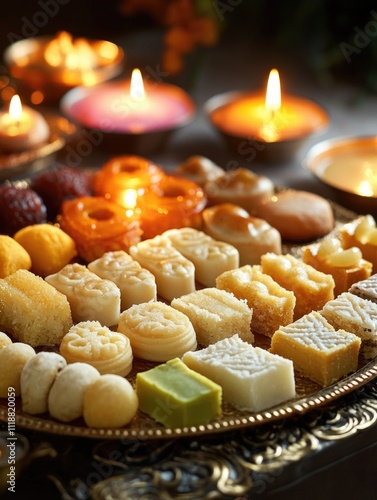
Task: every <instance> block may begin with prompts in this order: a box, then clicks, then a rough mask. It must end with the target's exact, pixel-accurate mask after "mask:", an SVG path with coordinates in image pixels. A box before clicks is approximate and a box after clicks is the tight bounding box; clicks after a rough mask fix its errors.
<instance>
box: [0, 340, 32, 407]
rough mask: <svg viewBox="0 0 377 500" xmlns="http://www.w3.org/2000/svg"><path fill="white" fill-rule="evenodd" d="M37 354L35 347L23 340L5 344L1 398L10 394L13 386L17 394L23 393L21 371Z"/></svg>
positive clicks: (0, 356)
mask: <svg viewBox="0 0 377 500" xmlns="http://www.w3.org/2000/svg"><path fill="white" fill-rule="evenodd" d="M33 356H35V351H34V349H33V348H32V347H31V346H30V345H28V344H23V343H22V342H15V343H13V344H9V345H7V346H5V347H4V348H3V349H1V351H0V366H1V370H0V398H5V397H7V395H8V389H9V388H10V387H12V388H13V389H14V393H15V395H16V396H19V395H20V393H21V385H20V381H21V372H22V370H23V368H24V366H25V364H26V362H27V361H28V360H29V359H30V358H32V357H33Z"/></svg>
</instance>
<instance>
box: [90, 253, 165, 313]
mask: <svg viewBox="0 0 377 500" xmlns="http://www.w3.org/2000/svg"><path fill="white" fill-rule="evenodd" d="M88 269H89V271H92V272H93V273H95V274H96V275H97V276H99V277H100V278H102V279H107V280H110V281H112V282H113V283H115V284H116V286H117V287H118V288H119V290H120V298H121V311H124V310H125V309H128V308H129V307H131V306H132V305H133V304H141V303H143V302H149V301H150V300H156V299H157V286H156V279H155V277H154V274H152V273H151V272H150V271H148V269H145V268H143V267H141V265H140V264H139V263H138V262H137V261H136V260H134V259H133V258H132V257H131V256H130V255H129V254H128V253H127V252H125V251H124V250H118V251H116V252H106V253H105V254H103V255H102V257H100V258H99V259H96V260H94V261H92V262H90V263H89V264H88Z"/></svg>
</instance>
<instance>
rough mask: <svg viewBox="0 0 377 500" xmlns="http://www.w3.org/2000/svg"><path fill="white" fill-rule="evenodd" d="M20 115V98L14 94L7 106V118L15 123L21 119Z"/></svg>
mask: <svg viewBox="0 0 377 500" xmlns="http://www.w3.org/2000/svg"><path fill="white" fill-rule="evenodd" d="M21 115H22V104H21V99H20V96H19V95H17V94H15V95H14V96H13V97H12V99H11V101H10V104H9V117H10V118H11V119H12V120H14V121H17V120H19V119H20V118H21Z"/></svg>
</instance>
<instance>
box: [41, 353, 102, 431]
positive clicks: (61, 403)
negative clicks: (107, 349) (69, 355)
mask: <svg viewBox="0 0 377 500" xmlns="http://www.w3.org/2000/svg"><path fill="white" fill-rule="evenodd" d="M100 376H101V375H100V373H99V371H98V370H96V369H95V368H94V367H93V366H90V365H88V364H87V363H73V364H72V365H68V366H66V367H65V368H64V369H63V370H62V371H61V372H60V373H59V374H58V375H57V377H56V379H55V382H54V383H53V385H52V387H51V390H50V393H49V396H48V410H49V412H50V414H51V416H52V417H54V418H56V419H58V420H61V421H62V422H71V421H72V420H75V419H76V418H79V417H81V416H82V412H83V401H84V393H85V391H86V389H87V388H88V387H89V386H90V385H91V384H92V383H93V382H95V381H96V380H97V379H98V378H99V377H100Z"/></svg>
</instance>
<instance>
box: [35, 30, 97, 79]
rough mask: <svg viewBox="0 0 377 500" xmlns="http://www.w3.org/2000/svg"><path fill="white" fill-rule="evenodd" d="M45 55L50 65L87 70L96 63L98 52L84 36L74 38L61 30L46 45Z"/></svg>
mask: <svg viewBox="0 0 377 500" xmlns="http://www.w3.org/2000/svg"><path fill="white" fill-rule="evenodd" d="M44 57H45V59H46V61H47V63H48V64H49V65H50V66H53V67H58V66H62V67H65V68H67V69H70V70H86V69H88V68H92V67H94V66H95V65H96V54H95V51H94V50H93V49H92V47H91V45H90V43H89V42H88V41H87V40H85V39H84V38H78V39H76V40H73V37H72V35H71V34H70V33H68V32H67V31H61V32H60V33H58V35H57V36H56V37H55V38H54V39H52V40H51V41H50V42H49V43H48V44H47V46H46V49H45V53H44Z"/></svg>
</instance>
